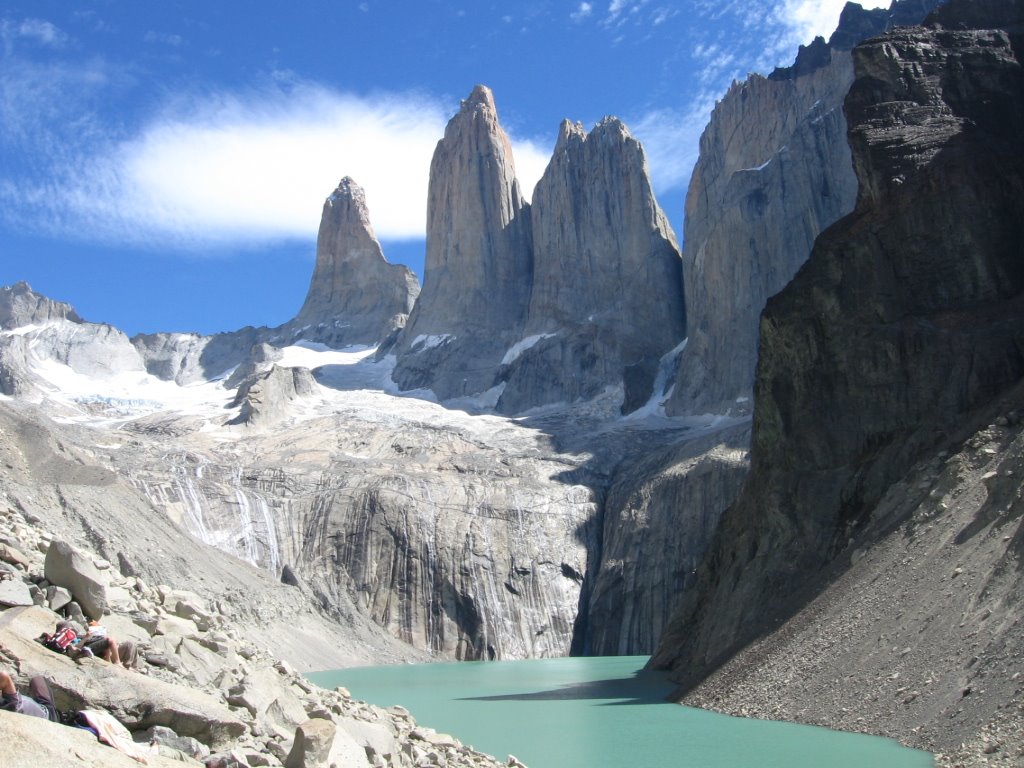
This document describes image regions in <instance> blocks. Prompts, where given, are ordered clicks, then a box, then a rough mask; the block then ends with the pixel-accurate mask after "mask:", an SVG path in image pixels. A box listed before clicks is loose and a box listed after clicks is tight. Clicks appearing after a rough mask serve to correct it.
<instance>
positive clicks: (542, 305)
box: [498, 117, 685, 412]
mask: <svg viewBox="0 0 1024 768" xmlns="http://www.w3.org/2000/svg"><path fill="white" fill-rule="evenodd" d="M531 219H532V225H533V249H534V250H533V252H534V265H533V269H534V274H533V290H532V293H531V300H530V309H529V314H528V318H527V322H526V326H525V330H524V332H523V333H524V337H525V338H530V339H535V338H537V337H538V336H542V337H543V338H542V339H541V341H539V342H536V343H534V344H533V345H532V346H531V347H530V348H529V349H528V350H527V351H526V352H524V353H523V354H522V355H521V356H520V357H519V358H517V360H516V361H515V363H514V364H513V365H512V366H511V367H510V369H509V371H508V372H507V383H506V387H505V391H504V393H503V394H502V397H501V400H500V401H499V403H498V406H499V408H500V409H501V410H504V411H506V412H515V411H518V410H521V409H523V408H528V407H530V406H531V405H532V404H536V403H537V402H551V401H558V400H562V401H567V402H572V401H573V400H576V399H579V398H584V399H586V398H590V397H593V396H595V395H596V394H597V393H599V392H601V391H602V390H603V389H604V388H605V387H607V386H610V385H612V386H613V385H616V384H619V383H623V382H625V389H626V402H625V403H624V409H625V410H632V409H633V408H634V407H636V406H637V405H640V404H642V403H643V402H646V400H647V398H648V397H649V396H650V394H651V386H652V384H653V381H654V376H655V373H656V371H657V367H658V361H659V358H661V356H662V355H664V354H665V353H666V352H669V351H670V350H671V349H673V348H674V347H675V346H676V345H677V344H679V343H680V342H681V341H682V340H683V338H684V336H685V311H684V308H683V284H682V274H681V269H682V262H681V259H680V254H679V248H678V246H677V245H676V241H675V235H674V234H673V232H672V229H671V227H670V226H669V224H668V220H667V219H666V218H665V215H664V214H663V213H662V211H661V208H660V207H659V206H658V203H657V201H656V200H655V198H654V192H653V190H652V189H651V183H650V179H649V177H648V173H647V163H646V160H645V158H644V153H643V149H642V147H641V146H640V144H639V142H637V141H636V139H634V138H633V137H632V136H630V134H629V130H628V129H627V128H626V126H625V125H623V123H622V122H621V121H620V120H618V119H617V118H613V117H609V118H605V119H604V120H602V121H601V122H600V123H598V124H597V126H595V127H594V129H593V130H592V131H591V132H590V133H589V134H587V133H585V131H584V130H583V126H582V125H580V124H579V123H570V122H569V121H568V120H566V121H563V122H562V124H561V126H560V127H559V132H558V141H557V143H556V145H555V151H554V154H553V156H552V158H551V162H550V163H549V164H548V167H547V169H546V170H545V172H544V175H543V177H542V178H541V180H540V181H539V182H538V184H537V188H536V189H535V190H534V194H533V204H532V210H531Z"/></svg>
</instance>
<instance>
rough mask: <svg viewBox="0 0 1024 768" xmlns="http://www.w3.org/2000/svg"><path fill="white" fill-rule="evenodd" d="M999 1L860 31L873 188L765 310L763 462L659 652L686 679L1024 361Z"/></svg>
mask: <svg viewBox="0 0 1024 768" xmlns="http://www.w3.org/2000/svg"><path fill="white" fill-rule="evenodd" d="M987 5H988V6H989V10H990V11H991V15H989V16H988V17H987V20H984V17H982V16H981V15H980V14H979V13H978V5H977V4H973V3H970V2H956V0H954V2H951V3H950V4H949V5H948V6H947V7H945V8H944V9H943V10H942V11H941V13H937V14H936V15H935V17H934V20H930V21H929V24H930V26H927V27H922V28H911V29H900V30H896V31H894V32H892V33H889V34H887V35H885V36H883V37H878V38H874V39H872V40H869V41H866V42H865V43H863V44H862V45H860V46H858V47H857V48H856V49H854V65H855V73H856V80H855V82H854V85H853V87H852V88H851V90H850V93H849V96H848V97H847V100H846V113H847V119H848V123H849V125H850V126H851V128H850V143H851V147H852V149H853V157H854V165H855V168H856V171H857V174H858V179H859V181H860V192H859V195H858V202H857V207H856V209H855V211H854V212H853V213H852V214H850V215H849V216H847V217H846V218H844V219H843V220H841V221H840V222H838V223H837V224H835V225H834V226H833V227H831V228H830V229H829V230H827V231H826V232H825V233H823V234H822V236H821V237H819V238H818V240H817V242H816V244H815V247H814V250H813V252H812V254H811V257H810V259H809V261H808V262H807V264H806V265H805V266H804V267H803V268H802V269H801V270H800V272H799V274H798V275H797V276H796V278H795V279H794V280H793V282H792V283H791V284H790V285H789V286H787V287H786V288H785V289H784V290H783V291H782V292H781V293H779V294H778V295H777V296H775V297H774V298H773V299H772V300H770V301H769V303H768V305H767V307H766V309H765V312H764V314H763V315H762V320H761V334H760V348H761V356H760V360H759V363H758V368H757V380H756V386H755V397H756V404H755V420H754V434H753V448H752V470H751V475H750V477H749V479H748V482H747V483H746V485H745V487H744V490H743V492H742V494H741V497H740V499H739V501H738V502H737V503H736V504H735V505H734V506H733V507H732V508H731V509H730V510H729V511H728V512H727V513H726V515H725V517H724V519H723V523H722V526H721V528H720V530H719V533H718V536H717V539H716V542H715V544H714V545H713V546H712V548H711V550H710V552H709V556H708V557H707V558H706V559H705V561H704V563H703V565H702V567H701V569H700V572H699V576H698V583H697V585H696V587H695V588H694V589H693V590H691V591H690V592H688V593H687V594H686V595H684V597H683V602H682V605H681V606H680V609H679V611H678V612H677V614H676V616H675V618H674V620H673V623H672V625H671V626H670V628H669V629H668V631H667V632H666V633H665V635H664V636H663V638H662V643H661V648H660V650H659V652H658V653H657V654H656V656H655V658H654V661H653V663H654V664H655V665H657V666H660V667H673V668H674V669H675V670H676V671H677V677H678V679H679V680H680V681H681V682H683V683H684V684H691V683H694V682H696V681H698V680H699V679H701V678H703V677H704V676H705V675H707V674H708V673H709V672H710V671H711V670H712V669H714V668H715V667H716V666H718V665H719V664H720V663H722V662H723V661H724V660H725V659H727V658H728V657H729V656H730V655H731V654H733V653H734V652H735V651H736V650H738V649H739V648H740V647H742V646H743V645H744V644H745V643H747V642H749V641H750V640H751V639H752V638H754V637H756V636H757V635H759V634H761V633H763V632H765V631H767V630H768V629H770V628H772V627H773V626H775V625H776V624H777V623H778V622H779V621H781V620H782V619H784V618H785V617H786V616H788V615H790V613H791V612H792V610H793V609H795V608H796V607H797V606H799V605H800V604H801V603H802V602H805V601H806V599H807V598H808V597H809V596H810V595H811V594H813V593H814V591H816V590H817V589H819V588H820V587H821V586H822V585H823V584H824V582H825V580H826V579H827V578H828V575H829V566H830V565H831V564H834V563H838V561H837V559H836V558H837V556H838V555H839V554H840V553H842V552H844V550H845V549H846V548H847V547H848V544H849V542H850V541H851V540H852V539H853V538H854V537H855V536H856V535H857V533H858V531H860V530H862V528H863V527H864V526H865V524H866V523H867V522H868V519H869V517H870V514H871V511H872V508H873V505H874V504H875V503H876V502H877V501H878V500H879V498H880V497H881V495H882V494H883V493H884V492H885V490H886V489H887V488H888V487H889V486H890V485H891V484H892V483H893V482H894V481H895V479H896V478H898V477H900V476H902V474H903V473H905V472H906V470H907V469H908V467H909V466H910V465H911V464H912V463H913V462H914V461H916V460H917V459H919V458H921V457H922V456H923V455H925V454H927V453H928V452H929V451H934V450H938V446H941V445H942V444H943V442H944V441H946V440H948V439H950V436H952V435H954V434H955V432H956V430H957V426H958V424H959V423H960V422H961V421H962V420H963V419H964V418H965V414H967V413H968V412H970V411H971V410H972V409H975V408H978V407H981V406H984V405H985V404H987V403H989V402H991V401H993V400H994V399H996V398H998V397H999V395H1000V393H1001V392H1003V391H1005V390H1006V389H1007V388H1008V387H1010V386H1011V385H1013V384H1015V383H1016V382H1018V381H1019V380H1020V379H1021V377H1024V71H1022V68H1021V63H1020V60H1019V59H1018V56H1017V53H1018V52H1019V51H1020V50H1021V47H1020V36H1019V30H1020V25H1021V15H1022V9H1024V3H1022V2H1020V0H1007V1H1006V2H1000V3H992V4H987ZM939 23H941V24H942V25H943V26H942V27H939V26H938V24H939ZM971 27H993V28H1003V29H1004V30H1010V31H1009V32H1007V31H1001V30H1000V29H971Z"/></svg>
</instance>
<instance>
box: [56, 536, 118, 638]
mask: <svg viewBox="0 0 1024 768" xmlns="http://www.w3.org/2000/svg"><path fill="white" fill-rule="evenodd" d="M44 575H45V576H46V580H47V581H48V582H50V583H51V584H56V585H57V586H59V587H66V588H67V589H69V590H71V594H72V595H73V596H74V598H75V600H77V601H78V604H79V605H80V606H82V611H83V612H84V613H85V615H86V616H88V617H89V618H90V619H100V618H101V617H102V616H103V614H104V613H105V612H106V610H107V578H106V577H105V576H104V575H103V573H102V572H101V571H100V570H99V569H98V568H97V567H96V566H95V565H93V562H92V560H91V559H90V558H89V556H88V555H86V554H84V553H82V552H80V551H78V550H76V549H75V548H74V547H72V546H71V545H70V544H69V543H68V542H66V541H58V540H54V541H52V542H51V543H50V547H49V549H47V550H46V562H45V565H44Z"/></svg>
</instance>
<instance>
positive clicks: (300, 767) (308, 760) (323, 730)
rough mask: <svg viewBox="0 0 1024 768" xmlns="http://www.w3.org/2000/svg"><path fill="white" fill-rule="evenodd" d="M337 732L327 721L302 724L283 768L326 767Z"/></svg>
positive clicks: (311, 721) (336, 728)
mask: <svg viewBox="0 0 1024 768" xmlns="http://www.w3.org/2000/svg"><path fill="white" fill-rule="evenodd" d="M337 730H338V727H337V726H336V725H335V724H334V723H332V722H330V721H329V720H307V721H306V722H304V723H302V724H301V725H300V726H299V727H298V728H297V729H296V730H295V741H294V742H293V743H292V750H291V752H289V753H288V757H287V759H286V760H285V761H284V765H285V768H321V766H324V765H328V764H329V760H328V756H329V755H330V754H331V749H332V747H333V745H334V741H335V735H336V733H337ZM364 759H365V756H364ZM345 765H348V763H345Z"/></svg>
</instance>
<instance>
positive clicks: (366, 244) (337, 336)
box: [290, 176, 420, 347]
mask: <svg viewBox="0 0 1024 768" xmlns="http://www.w3.org/2000/svg"><path fill="white" fill-rule="evenodd" d="M419 290H420V289H419V284H418V283H417V281H416V277H415V275H413V274H412V272H410V271H409V269H408V268H407V267H405V266H403V265H401V264H389V263H388V262H387V261H386V260H385V258H384V253H383V252H382V251H381V247H380V243H379V242H377V238H376V237H375V236H374V234H373V227H372V226H371V225H370V216H369V211H368V210H367V205H366V193H365V192H364V191H363V188H362V187H360V186H359V185H358V184H356V182H355V181H353V180H352V179H351V178H349V177H347V176H346V177H345V178H344V179H342V180H341V182H340V183H339V184H338V188H337V189H336V190H335V191H334V192H333V193H332V194H331V195H330V197H328V198H327V200H326V202H325V203H324V209H323V215H322V217H321V219H320V232H319V234H318V236H317V245H316V266H315V268H314V269H313V277H312V279H311V280H310V284H309V292H308V293H307V295H306V300H305V302H304V303H303V305H302V308H301V309H300V310H299V313H298V315H296V317H295V320H294V321H292V323H290V326H291V327H293V328H294V329H295V332H296V333H297V334H301V335H302V336H303V337H304V338H307V339H313V340H315V341H319V342H323V343H326V344H330V345H331V346H333V347H344V346H349V345H353V344H371V345H372V344H378V343H380V342H381V341H383V340H384V339H385V338H387V337H388V335H390V334H391V333H392V332H393V331H395V330H396V329H398V328H400V327H402V326H403V325H404V324H405V320H406V317H407V316H408V314H409V312H410V310H411V309H412V307H413V303H414V302H415V300H416V297H417V296H418V295H419Z"/></svg>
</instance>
